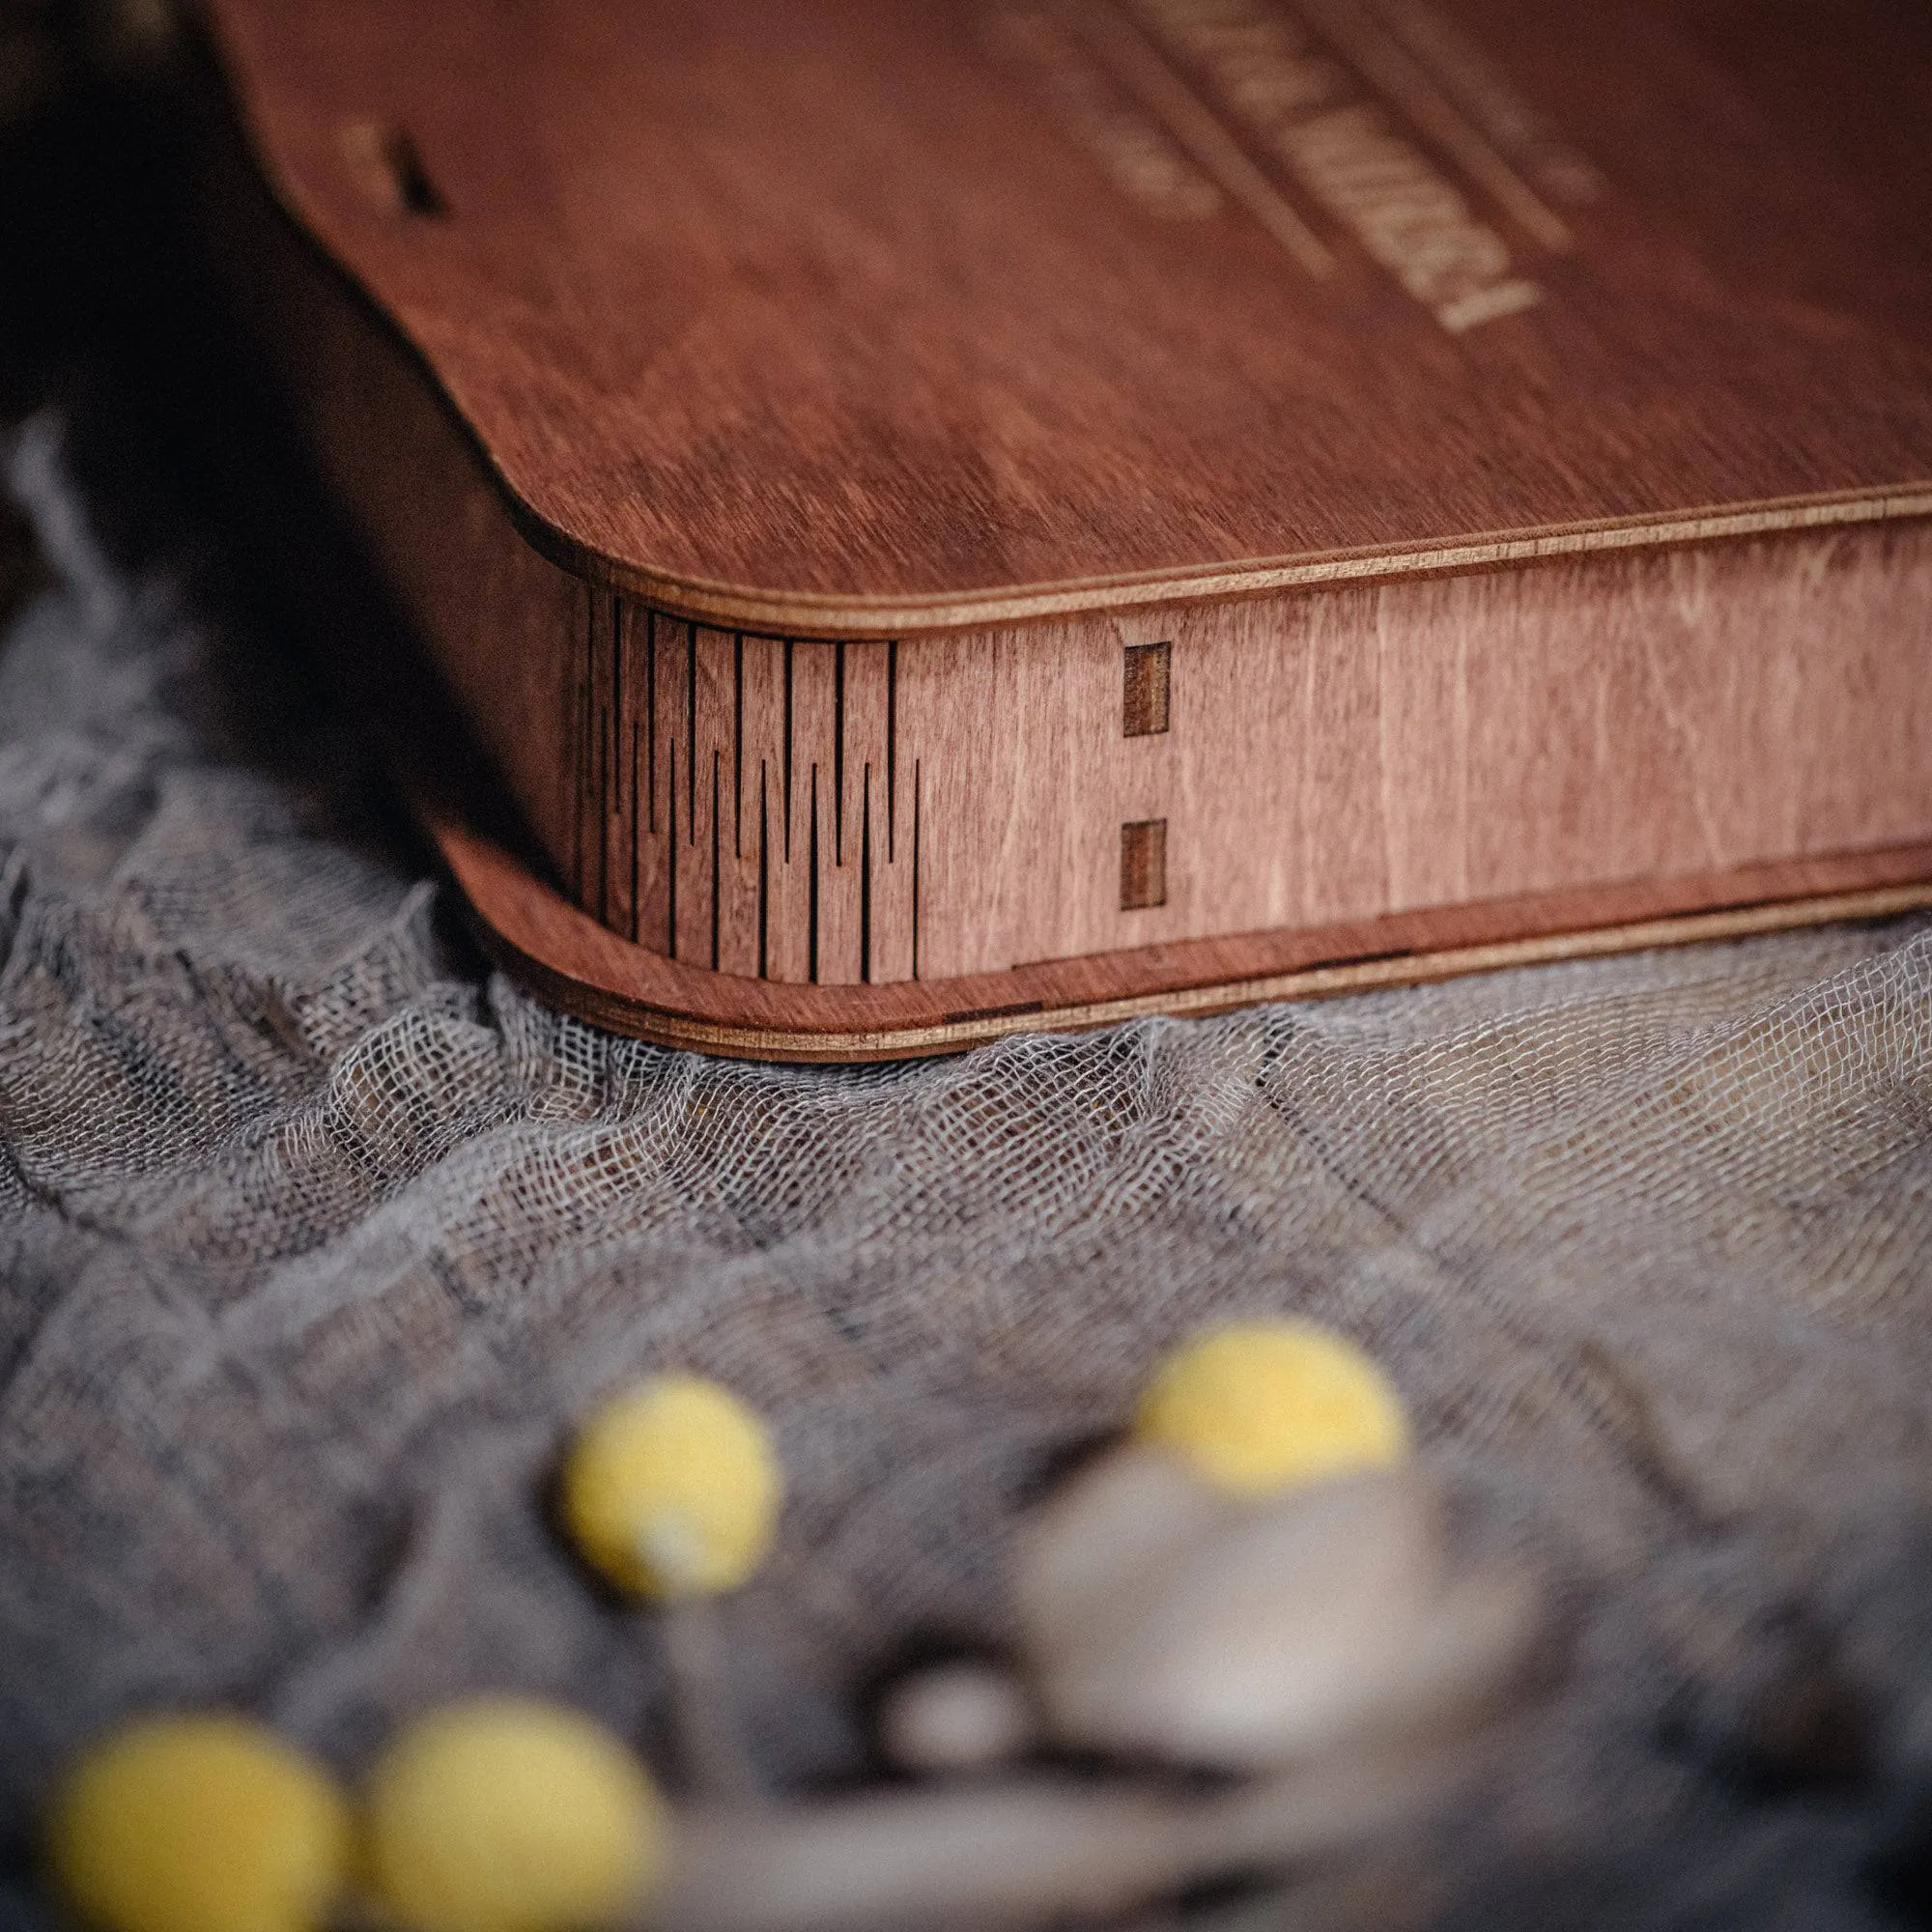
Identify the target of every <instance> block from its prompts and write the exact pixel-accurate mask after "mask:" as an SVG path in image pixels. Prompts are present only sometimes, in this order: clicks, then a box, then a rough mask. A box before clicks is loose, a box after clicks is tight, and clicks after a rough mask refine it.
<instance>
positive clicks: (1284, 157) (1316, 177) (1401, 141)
mask: <svg viewBox="0 0 1932 1932" xmlns="http://www.w3.org/2000/svg"><path fill="white" fill-rule="evenodd" d="M1129 4H1130V5H1131V6H1132V8H1133V11H1134V12H1135V13H1136V14H1138V16H1139V17H1140V18H1141V20H1142V21H1143V22H1145V24H1146V25H1147V26H1148V28H1149V29H1150V30H1151V32H1152V33H1153V34H1155V35H1156V36H1157V37H1158V38H1159V39H1160V40H1161V41H1162V42H1163V43H1165V44H1166V45H1167V46H1168V48H1169V49H1170V50H1171V51H1172V52H1173V53H1174V54H1175V55H1176V56H1177V57H1178V58H1179V59H1180V60H1182V61H1185V62H1186V63H1188V64H1189V65H1190V66H1191V67H1192V68H1193V69H1194V70H1195V71H1197V72H1198V73H1199V74H1200V75H1201V76H1202V77H1203V79H1204V80H1205V81H1206V82H1207V84H1208V86H1210V87H1211V89H1212V90H1213V92H1214V93H1215V95H1216V96H1217V97H1218V98H1219V99H1221V101H1222V102H1223V103H1224V104H1225V105H1226V106H1227V107H1228V108H1229V109H1231V110H1232V111H1233V112H1234V113H1235V114H1236V116H1237V117H1238V118H1239V120H1240V121H1241V123H1242V124H1243V125H1245V126H1246V127H1247V128H1249V129H1250V131H1251V133H1252V134H1253V135H1254V136H1255V137H1256V138H1257V139H1258V140H1260V141H1261V142H1262V143H1263V144H1264V147H1265V149H1266V151H1267V152H1268V153H1269V154H1271V155H1272V156H1274V157H1276V158H1277V159H1278V160H1279V161H1281V162H1282V163H1284V164H1285V165H1286V166H1287V167H1288V169H1289V170H1290V171H1291V172H1292V173H1293V175H1294V177H1295V178H1296V179H1297V180H1298V181H1299V182H1300V183H1301V185H1303V186H1304V187H1305V188H1306V189H1307V190H1308V192H1309V193H1310V194H1311V195H1313V196H1314V197H1315V199H1316V200H1317V201H1319V202H1320V203H1321V205H1322V206H1323V207H1324V208H1326V209H1327V210H1328V211H1329V213H1332V214H1333V215H1334V216H1335V217H1336V218H1337V219H1338V220H1339V221H1341V222H1343V223H1344V224H1345V225H1346V226H1347V227H1349V228H1350V229H1351V230H1352V231H1353V233H1354V234H1355V236H1356V237H1357V238H1358V239H1359V241H1361V243H1362V246H1363V247H1364V248H1365V249H1366V250H1367V251H1368V253H1369V254H1370V255H1371V256H1372V257H1373V258H1374V259H1375V260H1376V261H1377V262H1378V263H1379V264H1380V265H1381V266H1382V267H1383V268H1385V269H1387V270H1389V272H1390V273H1391V274H1393V275H1394V276H1395V277H1396V279H1397V280H1398V281H1399V282H1400V283H1401V284H1402V286H1403V287H1404V288H1405V289H1406V291H1407V292H1408V293H1409V294H1410V295H1411V296H1413V297H1414V298H1416V299H1417V300H1418V301H1420V302H1423V303H1426V304H1427V305H1428V306H1429V307H1430V308H1431V309H1432V310H1433V311H1434V312H1435V317H1436V320H1437V321H1438V322H1439V323H1440V324H1441V325H1442V327H1444V328H1446V329H1448V330H1450V331H1451V332H1452V333H1456V334H1460V333H1462V332H1463V331H1464V330H1466V329H1469V328H1473V327H1477V326H1478V325H1480V324H1481V323H1484V322H1489V321H1492V320H1494V319H1496V318H1497V317H1500V316H1505V315H1514V314H1516V313H1518V312H1520V310H1522V309H1524V308H1527V307H1529V306H1531V305H1532V304H1533V303H1534V302H1536V301H1537V300H1539V299H1540V298H1541V294H1542V292H1541V290H1540V289H1539V288H1538V287H1537V285H1536V284H1535V283H1534V282H1533V281H1530V280H1528V279H1527V278H1525V277H1523V276H1520V275H1515V274H1512V272H1511V266H1512V265H1511V258H1510V251H1509V247H1508V244H1507V243H1506V242H1505V241H1503V239H1502V237H1501V236H1500V235H1498V234H1497V233H1496V231H1495V230H1494V229H1493V228H1492V227H1490V226H1489V225H1488V224H1487V223H1486V222H1484V221H1482V220H1481V219H1479V218H1478V217H1477V215H1476V214H1475V213H1474V212H1473V211H1472V210H1471V208H1470V206H1469V203H1468V201H1467V200H1466V199H1465V197H1464V196H1463V194H1462V192H1461V191H1460V190H1459V189H1458V188H1456V187H1455V186H1454V185H1452V184H1451V183H1450V182H1449V181H1448V180H1447V179H1446V178H1445V177H1444V176H1443V175H1442V174H1441V172H1440V171H1439V170H1438V169H1437V167H1436V166H1435V162H1434V161H1432V160H1431V159H1430V157H1429V156H1428V155H1427V154H1426V153H1425V152H1424V151H1423V149H1422V148H1421V147H1420V146H1418V145H1417V144H1416V143H1415V142H1414V141H1412V140H1410V139H1409V138H1408V137H1407V136H1406V134H1404V133H1403V132H1401V131H1400V130H1399V129H1398V128H1396V127H1395V126H1394V125H1393V124H1392V122H1391V120H1390V117H1389V115H1388V113H1387V111H1386V110H1385V109H1384V107H1383V106H1382V104H1381V103H1380V102H1379V101H1378V100H1368V99H1348V98H1347V97H1348V95H1349V94H1350V90H1351V86H1352V83H1351V81H1350V76H1349V75H1348V74H1347V73H1346V72H1345V71H1344V70H1343V69H1342V68H1341V67H1340V66H1339V65H1337V64H1336V63H1335V62H1333V61H1331V60H1329V59H1327V58H1326V57H1325V56H1323V55H1322V54H1321V52H1320V51H1319V50H1318V49H1317V47H1316V44H1315V42H1314V39H1313V36H1312V35H1311V34H1310V32H1309V30H1308V29H1307V27H1306V26H1305V25H1304V24H1303V23H1302V22H1301V21H1299V20H1298V19H1295V18H1293V16H1292V15H1290V14H1285V13H1283V12H1281V11H1279V10H1277V9H1276V8H1274V7H1272V6H1270V5H1269V4H1267V0H1129Z"/></svg>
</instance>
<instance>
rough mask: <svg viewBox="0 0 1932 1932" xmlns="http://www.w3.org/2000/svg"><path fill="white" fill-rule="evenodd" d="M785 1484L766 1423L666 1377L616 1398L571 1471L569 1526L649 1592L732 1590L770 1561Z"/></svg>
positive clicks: (721, 1394) (578, 1449)
mask: <svg viewBox="0 0 1932 1932" xmlns="http://www.w3.org/2000/svg"><path fill="white" fill-rule="evenodd" d="M783 1490H784V1483H783V1478H782V1477H781V1473H780V1470H779V1463H778V1457H777V1456H776V1454H775V1453H774V1451H773V1449H772V1444H771V1438H770V1436H769V1435H767V1434H766V1431H765V1426H764V1424H763V1423H762V1422H761V1421H759V1419H758V1417H757V1416H756V1415H755V1414H753V1411H752V1410H751V1409H749V1408H747V1407H746V1406H745V1405H744V1404H743V1403H742V1402H740V1401H739V1400H738V1398H737V1397H736V1396H734V1395H733V1394H732V1393H731V1392H730V1391H729V1390H728V1389H724V1388H720V1387H719V1386H718V1384H717V1383H716V1382H710V1381H705V1380H702V1379H701V1378H698V1377H696V1376H660V1377H658V1378H655V1379H653V1380H651V1381H647V1382H643V1383H640V1384H639V1386H638V1387H637V1388H634V1389H632V1390H630V1391H629V1392H627V1393H626V1394H624V1395H620V1396H618V1397H616V1398H615V1399H614V1400H613V1401H611V1402H609V1403H607V1404H606V1405H605V1406H603V1407H602V1408H601V1409H599V1410H598V1411H597V1412H596V1414H594V1415H593V1416H592V1417H591V1418H590V1420H589V1421H588V1422H587V1423H585V1424H584V1426H583V1428H582V1430H581V1431H580V1432H579V1434H578V1437H577V1440H576V1442H575V1443H574V1444H573V1445H572V1448H571V1452H570V1457H569V1460H568V1461H567V1462H566V1463H565V1464H564V1471H563V1517H564V1521H565V1522H566V1524H567V1525H568V1526H569V1529H570V1533H571V1535H572V1536H573V1537H574V1538H575V1539H576V1542H577V1545H578V1548H580V1549H582V1551H583V1553H584V1555H585V1556H587V1557H588V1558H589V1559H590V1561H591V1562H592V1563H594V1564H595V1565H596V1566H597V1568H598V1569H599V1570H601V1571H603V1573H604V1574H605V1575H606V1576H607V1577H610V1578H611V1581H612V1582H614V1583H616V1584H618V1585H619V1586H620V1587H622V1588H624V1589H627V1590H634V1591H637V1592H639V1594H641V1595H643V1596H648V1597H666V1598H676V1597H701V1596H711V1595H714V1594H716V1593H717V1592H719V1591H721V1590H732V1589H736V1588H737V1586H738V1585H739V1584H740V1583H742V1582H744V1581H745V1579H746V1578H747V1577H750V1576H751V1574H752V1573H753V1571H754V1570H755V1569H756V1568H757V1567H758V1565H759V1564H760V1563H761V1562H762V1561H763V1560H764V1556H765V1552H766V1550H767V1549H769V1548H770V1547H771V1541H772V1533H773V1530H774V1528H775V1527H776V1525H777V1522H778V1514H779V1504H780V1502H781V1500H782V1497H783Z"/></svg>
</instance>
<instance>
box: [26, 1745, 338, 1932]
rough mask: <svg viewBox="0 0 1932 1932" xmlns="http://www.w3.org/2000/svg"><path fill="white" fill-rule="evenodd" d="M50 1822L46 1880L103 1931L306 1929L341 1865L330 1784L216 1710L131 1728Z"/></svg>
mask: <svg viewBox="0 0 1932 1932" xmlns="http://www.w3.org/2000/svg"><path fill="white" fill-rule="evenodd" d="M48 1824H49V1831H48V1846H47V1850H48V1854H49V1859H50V1862H51V1864H52V1867H53V1875H54V1878H55V1880H56V1881H57V1883H58V1884H59V1886H60V1888H61V1889H62V1890H63V1891H64V1892H65V1893H66V1894H67V1897H68V1899H69V1901H70V1902H71V1905H72V1906H73V1908H74V1910H75V1912H76V1913H77V1915H78V1916H79V1917H80V1918H82V1919H83V1920H85V1921H86V1922H88V1923H89V1924H92V1925H97V1926H100V1927H103V1928H106V1932H311V1929H312V1928H314V1927H316V1926H319V1925H320V1924H321V1923H322V1921H323V1918H324V1916H325V1915H326V1914H327V1912H328V1910H329V1908H330V1906H331V1905H332V1903H333V1902H334V1899H335V1896H336V1894H337V1892H338V1890H339V1889H340V1888H341V1886H342V1882H343V1876H344V1873H345V1870H346V1868H347V1865H348V1861H349V1810H348V1806H347V1805H346V1804H344V1803H343V1800H342V1798H341V1795H340V1794H339V1793H338V1792H337V1790H336V1788H335V1785H334V1783H333V1782H332V1781H331V1779H330V1778H329V1776H328V1774H327V1772H326V1771H324V1770H323V1769H322V1768H321V1767H320V1766H319V1765H317V1764H315V1763H313V1762H311V1760H310V1759H308V1758H307V1757H305V1756H303V1754H302V1753H301V1752H300V1751H298V1750H297V1749H296V1748H295V1747H293V1746H291V1745H287V1744H284V1743H283V1742H282V1741H281V1739H279V1738H277V1737H276V1736H275V1735H274V1733H273V1732H271V1731H270V1730H267V1729H266V1728H264V1727H263V1726H262V1725H260V1724H256V1723H251V1722H250V1721H249V1720H248V1719H244V1718H238V1717H230V1716H224V1715H219V1714H214V1713H209V1714H207V1715H202V1716H186V1715H184V1716H179V1717H156V1718H147V1719H140V1720H138V1721H136V1722H134V1723H131V1724H128V1725H127V1726H126V1727H124V1728H123V1729H121V1730H119V1731H116V1732H114V1733H113V1734H112V1735H110V1736H109V1737H107V1738H105V1739H103V1740H102V1741H101V1742H100V1743H99V1744H97V1745H95V1746H94V1747H92V1748H91V1749H89V1750H87V1751H85V1752H84V1753H82V1755H81V1757H80V1759H79V1760H78V1762H77V1763H76V1764H75V1765H74V1767H73V1769H72V1770H71V1772H70V1773H69V1775H68V1776H67V1779H66V1781H65V1782H64V1784H63V1785H62V1787H61V1789H60V1791H59V1793H58V1795H57V1797H56V1799H55V1801H54V1806H53V1812H52V1815H51V1817H50V1819H49V1821H48Z"/></svg>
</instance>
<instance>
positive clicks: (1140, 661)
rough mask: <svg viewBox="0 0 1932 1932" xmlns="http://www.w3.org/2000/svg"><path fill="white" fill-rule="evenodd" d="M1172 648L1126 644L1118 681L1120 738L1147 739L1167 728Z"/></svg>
mask: <svg viewBox="0 0 1932 1932" xmlns="http://www.w3.org/2000/svg"><path fill="white" fill-rule="evenodd" d="M1173 651H1174V647H1173V645H1171V644H1129V645H1128V646H1127V649H1126V658H1125V661H1124V665H1123V668H1122V680H1121V735H1122V737H1123V738H1149V737H1152V736H1154V735H1156V734H1157V733H1159V732H1162V731H1165V730H1166V729H1167V728H1168V693H1169V685H1170V678H1171V673H1172V660H1173Z"/></svg>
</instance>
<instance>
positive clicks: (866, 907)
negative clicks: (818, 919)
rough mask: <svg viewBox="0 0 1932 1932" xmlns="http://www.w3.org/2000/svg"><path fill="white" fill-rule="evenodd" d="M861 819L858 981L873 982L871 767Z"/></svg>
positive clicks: (866, 779)
mask: <svg viewBox="0 0 1932 1932" xmlns="http://www.w3.org/2000/svg"><path fill="white" fill-rule="evenodd" d="M860 809H861V811H862V814H863V815H862V816H861V818H860V820H859V978H860V980H861V981H863V983H865V984H866V985H867V986H869V985H870V984H871V983H872V767H871V765H870V763H869V762H868V763H867V766H866V774H865V781H864V789H863V796H862V803H861V808H860Z"/></svg>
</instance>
